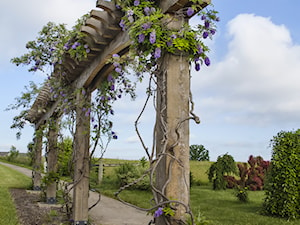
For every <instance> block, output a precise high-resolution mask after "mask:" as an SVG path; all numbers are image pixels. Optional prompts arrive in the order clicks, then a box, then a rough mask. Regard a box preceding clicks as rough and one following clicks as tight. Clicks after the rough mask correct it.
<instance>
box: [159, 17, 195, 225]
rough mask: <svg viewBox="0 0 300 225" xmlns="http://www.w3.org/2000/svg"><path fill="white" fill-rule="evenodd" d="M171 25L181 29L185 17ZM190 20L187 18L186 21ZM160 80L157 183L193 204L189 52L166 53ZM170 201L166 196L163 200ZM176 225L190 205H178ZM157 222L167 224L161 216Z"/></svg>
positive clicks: (173, 196)
mask: <svg viewBox="0 0 300 225" xmlns="http://www.w3.org/2000/svg"><path fill="white" fill-rule="evenodd" d="M172 21H173V22H172V23H170V26H172V28H175V29H180V27H181V26H182V23H183V22H184V21H185V19H184V18H182V20H172ZM185 22H186V21H185ZM159 71H160V74H159V76H158V79H157V86H158V91H157V128H156V154H157V157H158V158H161V160H159V161H158V162H159V164H158V168H157V176H156V181H157V186H158V189H159V190H161V191H162V193H163V194H164V196H166V197H167V199H170V200H178V201H180V202H182V203H183V204H185V205H186V206H188V205H189V189H190V182H189V171H190V167H189V120H188V118H189V94H190V92H189V91H190V70H189V61H188V58H187V56H186V55H184V54H183V53H180V52H179V53H178V55H173V54H169V53H166V54H164V56H163V59H162V62H161V65H160V69H159ZM164 200H166V199H165V198H164V197H163V196H162V197H161V198H160V201H164ZM174 218H175V219H177V220H174V221H172V223H171V224H172V225H175V224H176V225H177V224H178V225H179V224H181V223H179V222H178V221H180V220H181V221H185V219H186V208H185V207H184V206H183V205H178V206H177V210H176V214H175V217H174ZM155 224H156V225H166V224H167V223H166V221H165V220H164V219H162V218H158V219H157V222H156V223H155Z"/></svg>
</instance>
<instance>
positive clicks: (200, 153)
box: [190, 145, 209, 161]
mask: <svg viewBox="0 0 300 225" xmlns="http://www.w3.org/2000/svg"><path fill="white" fill-rule="evenodd" d="M190 160H197V161H209V153H208V150H207V149H206V148H205V147H204V146H203V145H191V146H190Z"/></svg>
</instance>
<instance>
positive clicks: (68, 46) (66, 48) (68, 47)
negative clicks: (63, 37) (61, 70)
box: [63, 42, 70, 51]
mask: <svg viewBox="0 0 300 225" xmlns="http://www.w3.org/2000/svg"><path fill="white" fill-rule="evenodd" d="M63 49H64V50H66V51H68V50H69V49H70V43H69V42H67V43H65V44H64V47H63Z"/></svg>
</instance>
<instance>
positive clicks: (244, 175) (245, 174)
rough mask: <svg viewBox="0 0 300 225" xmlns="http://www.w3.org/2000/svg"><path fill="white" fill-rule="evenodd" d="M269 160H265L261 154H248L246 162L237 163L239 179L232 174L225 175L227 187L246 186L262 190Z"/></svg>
mask: <svg viewBox="0 0 300 225" xmlns="http://www.w3.org/2000/svg"><path fill="white" fill-rule="evenodd" d="M269 165H270V162H269V161H265V160H264V159H263V158H262V157H261V156H257V157H254V156H252V155H250V156H249V160H248V163H238V164H237V167H238V169H239V178H240V179H239V180H238V179H236V178H235V177H233V176H226V180H227V187H228V188H235V187H237V186H240V188H244V187H247V188H249V190H251V191H256V190H263V189H264V184H265V178H266V174H267V172H268V168H269Z"/></svg>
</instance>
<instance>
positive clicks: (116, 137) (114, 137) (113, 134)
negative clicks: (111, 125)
mask: <svg viewBox="0 0 300 225" xmlns="http://www.w3.org/2000/svg"><path fill="white" fill-rule="evenodd" d="M111 134H112V138H113V139H118V136H117V135H116V133H115V132H114V131H112V132H111Z"/></svg>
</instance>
